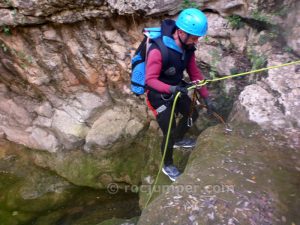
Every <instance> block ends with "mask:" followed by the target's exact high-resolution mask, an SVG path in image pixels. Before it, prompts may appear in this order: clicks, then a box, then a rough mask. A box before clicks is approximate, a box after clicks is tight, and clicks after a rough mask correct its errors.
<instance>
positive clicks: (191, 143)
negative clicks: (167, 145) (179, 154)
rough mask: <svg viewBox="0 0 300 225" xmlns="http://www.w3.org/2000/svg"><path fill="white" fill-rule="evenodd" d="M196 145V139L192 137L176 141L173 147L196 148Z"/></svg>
mask: <svg viewBox="0 0 300 225" xmlns="http://www.w3.org/2000/svg"><path fill="white" fill-rule="evenodd" d="M195 146H196V140H195V139H192V138H184V139H182V140H180V141H176V142H175V143H174V145H173V148H194V147H195Z"/></svg>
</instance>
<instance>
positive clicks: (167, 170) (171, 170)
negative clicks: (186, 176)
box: [162, 165, 181, 181]
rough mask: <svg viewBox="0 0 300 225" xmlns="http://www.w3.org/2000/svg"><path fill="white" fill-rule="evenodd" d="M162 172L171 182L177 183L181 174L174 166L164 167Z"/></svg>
mask: <svg viewBox="0 0 300 225" xmlns="http://www.w3.org/2000/svg"><path fill="white" fill-rule="evenodd" d="M162 171H163V173H164V174H166V175H167V176H168V177H169V178H170V180H171V181H175V180H176V179H177V178H178V177H179V176H180V174H181V173H180V172H179V171H178V169H177V168H176V167H175V166H173V165H169V166H164V167H163V168H162Z"/></svg>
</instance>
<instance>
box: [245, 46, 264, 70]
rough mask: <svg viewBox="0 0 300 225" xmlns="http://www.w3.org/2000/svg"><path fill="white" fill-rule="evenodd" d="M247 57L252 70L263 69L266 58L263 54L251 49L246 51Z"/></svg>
mask: <svg viewBox="0 0 300 225" xmlns="http://www.w3.org/2000/svg"><path fill="white" fill-rule="evenodd" d="M247 57H248V58H249V60H250V62H251V65H252V70H257V69H261V68H263V67H265V65H266V63H267V57H266V56H265V55H263V54H259V53H258V52H256V51H255V50H253V49H252V48H249V49H248V50H247Z"/></svg>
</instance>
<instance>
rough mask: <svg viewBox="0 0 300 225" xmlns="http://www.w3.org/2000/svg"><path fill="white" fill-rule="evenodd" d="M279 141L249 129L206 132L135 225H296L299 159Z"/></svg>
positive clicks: (218, 128)
mask: <svg viewBox="0 0 300 225" xmlns="http://www.w3.org/2000/svg"><path fill="white" fill-rule="evenodd" d="M276 140H277V141H276ZM279 140H280V136H277V134H272V133H270V132H266V131H263V130H261V129H260V128H258V127H257V126H254V125H251V124H239V125H236V126H234V131H233V132H232V133H227V132H225V130H224V127H223V126H221V125H220V126H215V127H211V128H209V129H207V130H206V131H204V132H203V133H202V134H201V135H200V136H199V138H198V142H197V146H196V149H195V150H194V151H193V152H192V153H191V155H190V158H189V161H188V164H187V167H186V169H185V171H184V174H183V175H182V176H181V177H179V179H178V180H177V181H176V182H174V183H173V184H172V185H170V188H169V189H167V190H166V191H165V192H164V193H163V194H161V195H159V197H158V198H156V199H155V200H154V201H153V202H151V204H150V205H149V206H148V207H147V208H146V209H144V210H143V212H142V215H141V217H140V220H139V222H138V224H139V225H146V224H149V225H150V224H161V223H163V224H193V223H195V224H197V223H198V224H230V223H231V224H235V223H238V224H299V223H300V221H299V216H298V212H297V209H299V207H300V202H299V199H300V198H299V197H300V192H299V190H300V188H299V187H300V183H299V182H298V181H299V180H300V174H299V171H298V169H299V158H300V153H299V150H295V149H289V148H288V147H287V146H284V145H280V144H279ZM297 168H298V169H297ZM162 212H163V213H162Z"/></svg>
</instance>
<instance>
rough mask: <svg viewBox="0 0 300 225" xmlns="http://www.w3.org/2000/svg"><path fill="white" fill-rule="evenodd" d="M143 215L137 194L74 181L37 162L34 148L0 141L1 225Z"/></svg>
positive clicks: (81, 223) (64, 224)
mask: <svg viewBox="0 0 300 225" xmlns="http://www.w3.org/2000/svg"><path fill="white" fill-rule="evenodd" d="M139 215H140V209H139V206H138V195H137V194H133V193H124V192H120V191H119V192H118V193H117V194H109V193H108V192H107V191H106V190H95V189H92V188H87V187H79V186H76V185H73V184H71V183H70V182H68V181H67V180H65V179H64V178H62V177H60V176H58V175H57V174H55V173H54V172H51V171H50V170H47V169H45V168H41V167H38V166H36V165H34V163H33V161H32V154H31V152H30V150H28V149H25V148H24V147H22V146H18V145H14V144H12V143H9V142H7V141H3V140H2V141H0V224H1V225H23V224H24V225H85V224H86V225H94V224H95V225H97V224H99V223H101V222H102V221H104V220H108V219H111V218H124V219H129V218H132V217H136V216H139Z"/></svg>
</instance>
